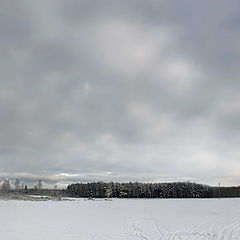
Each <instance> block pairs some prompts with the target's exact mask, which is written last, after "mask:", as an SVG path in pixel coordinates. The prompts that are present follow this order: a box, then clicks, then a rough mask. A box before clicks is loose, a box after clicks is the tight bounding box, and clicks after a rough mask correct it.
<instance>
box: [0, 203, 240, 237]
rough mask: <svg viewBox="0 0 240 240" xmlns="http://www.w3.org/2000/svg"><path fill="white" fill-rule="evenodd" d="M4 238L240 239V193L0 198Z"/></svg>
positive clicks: (0, 226) (2, 235)
mask: <svg viewBox="0 0 240 240" xmlns="http://www.w3.org/2000/svg"><path fill="white" fill-rule="evenodd" d="M0 239H3V240H36V239H38V240H63V239H64V240H72V239H76V240H89V239H91V240H110V239H116V240H120V239H121V240H132V239H137V240H170V239H171V240H193V239H194V240H214V239H217V240H238V239H240V199H221V200H218V199H201V200H200V199H199V200H198V199H185V200H183V199H179V200H177V199H171V200H167V199H113V201H84V200H83V199H79V200H76V201H60V202H51V201H49V202H31V201H14V200H13V201H0Z"/></svg>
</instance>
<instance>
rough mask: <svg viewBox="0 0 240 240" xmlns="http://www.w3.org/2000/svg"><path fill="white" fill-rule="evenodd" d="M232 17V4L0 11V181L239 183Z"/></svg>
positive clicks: (26, 5)
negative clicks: (9, 179)
mask: <svg viewBox="0 0 240 240" xmlns="http://www.w3.org/2000/svg"><path fill="white" fill-rule="evenodd" d="M216 5H217V6H216ZM239 13H240V4H239V3H238V1H228V2H226V1H213V2H209V1H200V2H193V1H181V2H179V1H171V2H169V1H168V2H167V1H165V2H164V1H154V0H151V1H147V2H146V1H135V0H133V1H100V2H91V1H75V0H69V1H40V2H33V1H21V3H20V2H18V1H11V2H10V1H5V2H4V3H2V6H1V9H0V35H1V38H0V51H1V58H0V72H1V78H0V123H1V124H0V132H1V134H0V174H1V175H0V176H1V178H2V179H3V178H5V177H11V176H12V177H16V178H17V177H19V178H21V179H23V181H25V182H27V183H32V182H34V181H36V179H39V178H41V179H43V180H44V181H45V182H46V183H59V184H60V183H68V182H72V181H93V180H94V181H97V180H104V181H112V180H113V181H148V182H151V181H154V182H156V181H186V180H190V181H197V182H203V183H208V184H216V183H217V182H218V181H221V182H223V183H224V184H225V185H229V184H234V185H239V182H240V177H239V175H238V172H239V169H240V161H239V156H240V151H239V142H240V137H239V136H240V134H239V133H240V99H239V98H240V97H239V90H240V81H239V75H240V71H239V67H238V66H239V61H240V57H239V56H240V55H239V52H240V48H239V40H240V32H239V24H240V22H239Z"/></svg>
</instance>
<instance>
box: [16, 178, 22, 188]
mask: <svg viewBox="0 0 240 240" xmlns="http://www.w3.org/2000/svg"><path fill="white" fill-rule="evenodd" d="M14 185H15V189H16V190H19V189H20V186H21V185H20V180H19V179H18V178H17V179H16V180H15V182H14Z"/></svg>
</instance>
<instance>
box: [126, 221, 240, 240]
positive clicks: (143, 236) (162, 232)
mask: <svg viewBox="0 0 240 240" xmlns="http://www.w3.org/2000/svg"><path fill="white" fill-rule="evenodd" d="M147 219H148V221H146V222H144V224H143V223H142V222H138V223H131V224H129V227H130V231H128V236H129V237H130V238H127V239H129V240H130V239H136V240H240V218H236V219H232V220H231V221H226V220H225V219H224V218H215V219H211V220H208V221H206V222H205V223H202V224H200V225H197V226H195V227H194V228H193V229H190V230H189V231H186V230H185V231H184V230H182V231H181V230H179V231H169V230H168V229H161V227H160V226H159V225H158V223H157V221H156V219H151V218H147ZM140 225H141V226H144V228H146V226H147V225H148V227H149V225H151V226H152V229H153V231H152V232H153V233H152V234H150V233H148V232H147V231H145V230H144V228H141V227H140Z"/></svg>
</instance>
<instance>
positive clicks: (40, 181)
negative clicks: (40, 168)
mask: <svg viewBox="0 0 240 240" xmlns="http://www.w3.org/2000/svg"><path fill="white" fill-rule="evenodd" d="M42 187H43V182H42V180H38V183H37V189H42Z"/></svg>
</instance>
